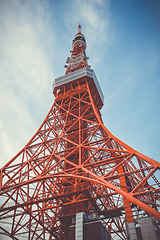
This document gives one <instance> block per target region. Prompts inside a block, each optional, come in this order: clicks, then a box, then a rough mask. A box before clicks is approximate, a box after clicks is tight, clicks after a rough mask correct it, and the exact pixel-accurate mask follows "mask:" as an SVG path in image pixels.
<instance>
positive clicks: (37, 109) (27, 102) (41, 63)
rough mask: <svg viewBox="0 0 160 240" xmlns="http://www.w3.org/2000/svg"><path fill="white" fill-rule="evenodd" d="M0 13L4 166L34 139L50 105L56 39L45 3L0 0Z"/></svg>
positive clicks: (0, 140)
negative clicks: (34, 134)
mask: <svg viewBox="0 0 160 240" xmlns="http://www.w3.org/2000/svg"><path fill="white" fill-rule="evenodd" d="M0 9H1V10H0V32H1V37H0V53H1V54H0V115H1V117H0V150H1V162H0V166H2V165H3V164H4V162H6V161H8V160H9V159H10V158H11V157H13V156H14V154H16V153H17V152H18V151H19V150H20V149H19V148H20V147H21V148H22V147H23V146H24V145H25V144H26V143H27V141H28V140H29V139H30V138H31V137H32V135H33V133H34V132H35V131H36V130H37V125H38V124H39V125H40V123H41V121H42V120H43V118H44V117H45V115H44V112H45V114H47V111H48V110H49V108H50V106H51V104H52V102H51V101H53V97H52V92H51V90H52V89H51V87H52V82H53V79H54V74H53V71H52V65H51V61H52V60H53V59H54V53H55V49H54V41H55V40H54V36H53V35H54V34H53V31H52V29H51V26H50V24H49V22H50V17H51V14H50V11H49V7H48V5H47V1H41V2H40V1H36V0H34V1H26V2H23V1H1V2H0ZM50 49H52V51H50ZM49 51H50V52H49ZM49 93H50V96H49ZM50 100H51V101H50Z"/></svg>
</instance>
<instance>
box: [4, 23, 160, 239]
mask: <svg viewBox="0 0 160 240" xmlns="http://www.w3.org/2000/svg"><path fill="white" fill-rule="evenodd" d="M85 50H86V40H85V37H84V35H83V34H82V33H81V26H80V25H79V27H78V33H77V34H76V35H75V37H74V39H73V50H72V51H71V57H70V58H68V59H67V66H66V68H67V69H66V74H65V75H64V76H62V77H59V78H57V79H55V81H54V83H53V93H54V95H55V101H54V103H53V106H52V107H51V109H50V111H49V113H48V114H47V116H46V118H45V119H44V122H43V123H42V125H41V126H40V128H39V129H38V131H37V132H36V133H35V135H34V136H33V137H32V138H31V140H30V141H29V142H28V143H27V144H26V146H25V147H24V148H23V149H22V150H21V151H20V152H19V153H17V155H16V156H15V157H14V158H12V159H11V160H10V161H9V162H8V163H7V164H6V165H5V166H3V167H2V168H1V169H0V236H3V235H4V236H3V237H4V238H3V239H10V238H11V239H14V240H22V239H23V240H25V239H26V240H34V239H41V240H42V239H43V240H51V239H59V240H68V239H69V226H70V225H71V222H72V220H73V217H74V216H75V214H76V213H77V212H85V213H86V215H90V214H92V213H95V212H96V213H97V214H98V215H99V217H100V218H101V219H102V221H103V224H104V225H106V228H107V229H108V231H109V233H110V234H111V237H112V238H113V239H127V232H126V228H128V226H129V224H132V225H134V227H135V228H136V226H138V225H139V221H140V220H141V219H143V218H144V217H151V218H152V219H153V220H154V222H155V225H156V226H158V225H159V222H160V213H159V206H160V205H159V204H160V203H159V197H160V194H159V192H160V181H159V178H160V174H159V169H160V163H159V162H157V161H155V160H153V159H151V158H149V157H147V156H144V155H143V154H141V153H139V152H137V151H135V150H134V149H132V148H131V147H129V146H128V145H126V144H125V143H123V142H122V141H120V140H119V139H117V138H116V137H115V136H113V135H112V134H111V133H110V132H109V130H108V129H107V128H106V127H105V126H104V124H103V121H102V117H101V113H100V109H101V108H102V106H103V93H102V91H101V88H100V86H99V83H98V80H97V78H96V75H95V73H94V71H93V70H92V69H91V68H90V66H89V65H88V63H87V59H88V58H87V57H86V53H85ZM6 236H8V237H6ZM0 238H1V237H0Z"/></svg>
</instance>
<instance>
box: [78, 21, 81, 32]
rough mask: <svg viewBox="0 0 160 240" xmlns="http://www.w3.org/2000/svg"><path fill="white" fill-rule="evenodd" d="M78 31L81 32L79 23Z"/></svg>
mask: <svg viewBox="0 0 160 240" xmlns="http://www.w3.org/2000/svg"><path fill="white" fill-rule="evenodd" d="M78 33H81V24H80V23H79V26H78Z"/></svg>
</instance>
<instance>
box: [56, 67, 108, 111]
mask: <svg viewBox="0 0 160 240" xmlns="http://www.w3.org/2000/svg"><path fill="white" fill-rule="evenodd" d="M84 80H87V81H88V83H90V87H91V86H92V87H91V88H92V92H91V93H92V97H93V99H94V100H95V102H97V103H98V108H99V109H101V108H102V106H103V104H104V95H103V92H102V89H101V87H100V85H99V82H98V79H97V77H96V75H95V72H94V71H93V70H92V69H90V68H87V67H85V68H81V69H79V70H76V71H74V72H71V73H69V74H66V75H64V76H62V77H59V78H56V79H55V80H54V82H53V93H54V95H56V93H58V92H59V91H60V90H61V88H62V86H64V85H65V86H67V85H68V84H70V83H73V84H74V83H75V82H76V81H79V82H80V84H83V82H84Z"/></svg>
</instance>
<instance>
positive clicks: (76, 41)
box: [73, 23, 87, 50]
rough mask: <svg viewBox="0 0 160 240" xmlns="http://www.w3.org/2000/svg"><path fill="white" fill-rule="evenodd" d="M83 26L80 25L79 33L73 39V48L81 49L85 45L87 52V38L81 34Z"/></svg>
mask: <svg viewBox="0 0 160 240" xmlns="http://www.w3.org/2000/svg"><path fill="white" fill-rule="evenodd" d="M81 29H82V27H81V24H80V23H79V26H78V33H77V34H76V35H75V36H74V38H73V48H74V47H76V46H77V47H78V46H79V47H80V46H81V45H83V48H84V50H86V47H87V44H86V39H85V36H84V35H83V34H82V33H81Z"/></svg>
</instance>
